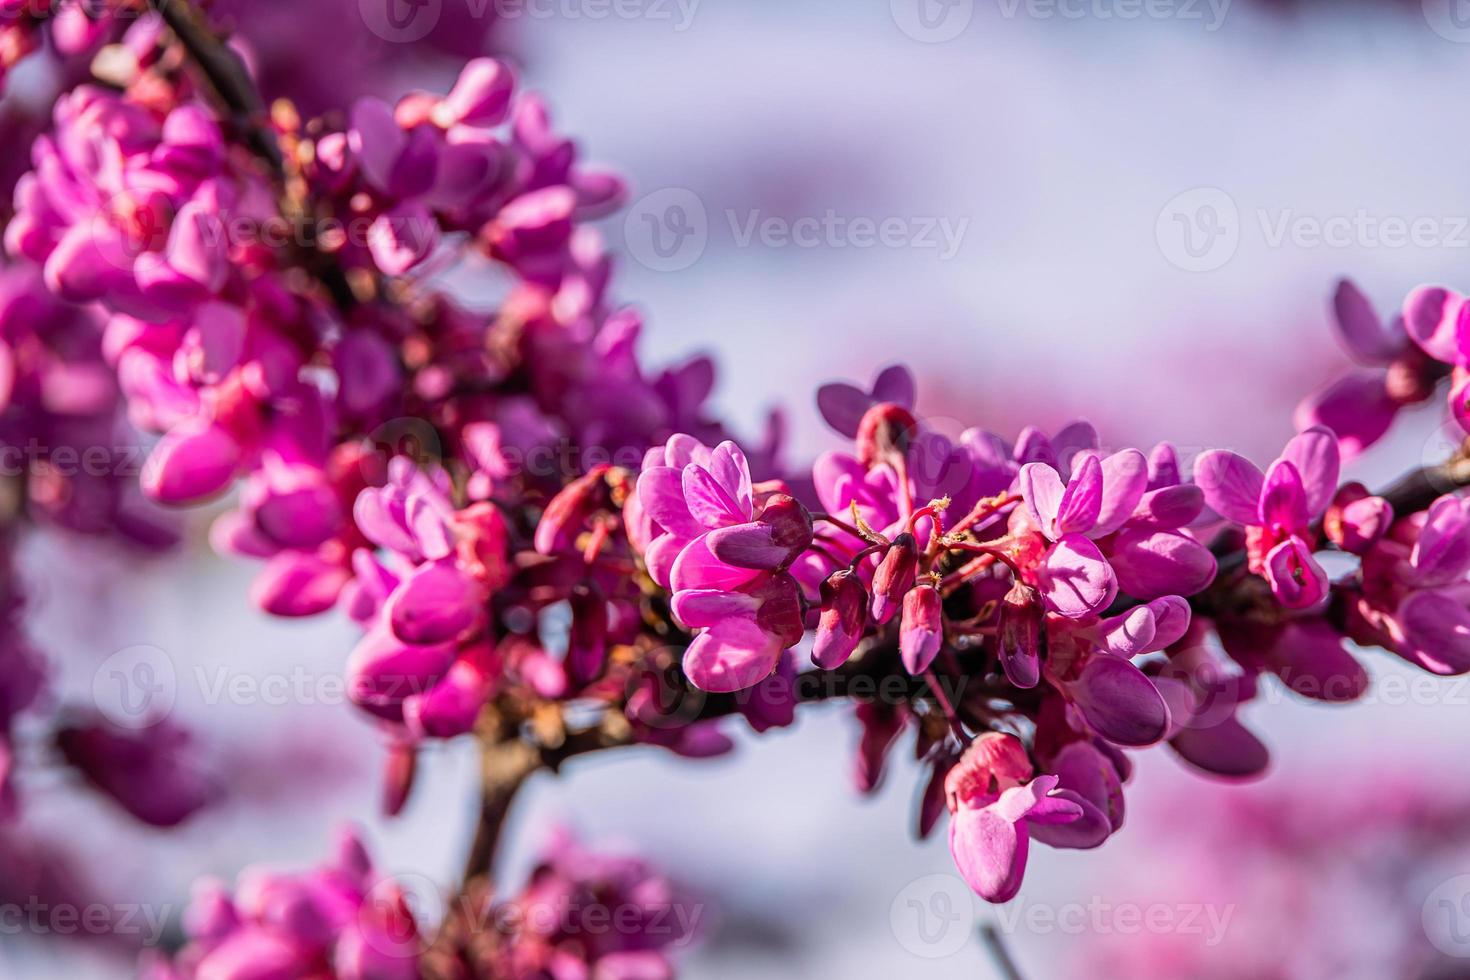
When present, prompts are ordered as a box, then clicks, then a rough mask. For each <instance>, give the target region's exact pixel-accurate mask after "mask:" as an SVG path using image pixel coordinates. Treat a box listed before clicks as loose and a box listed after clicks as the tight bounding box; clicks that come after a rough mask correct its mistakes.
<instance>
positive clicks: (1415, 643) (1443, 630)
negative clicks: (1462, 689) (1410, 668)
mask: <svg viewBox="0 0 1470 980" xmlns="http://www.w3.org/2000/svg"><path fill="white" fill-rule="evenodd" d="M1398 620H1399V623H1400V624H1401V627H1402V629H1403V632H1404V643H1403V645H1402V648H1401V649H1400V650H1399V651H1398V652H1399V653H1400V654H1401V655H1402V656H1403V657H1404V658H1405V659H1406V660H1408V661H1410V662H1411V663H1415V664H1418V665H1419V666H1420V667H1423V668H1424V669H1425V670H1428V671H1430V672H1431V673H1435V674H1463V673H1465V672H1467V671H1470V611H1467V610H1466V609H1465V606H1464V604H1463V603H1461V602H1459V601H1456V600H1455V599H1454V598H1452V597H1451V596H1449V595H1446V594H1445V593H1443V592H1432V591H1427V592H1415V593H1413V594H1411V595H1410V596H1409V597H1408V598H1406V599H1405V600H1404V601H1403V602H1402V603H1400V604H1399V609H1398Z"/></svg>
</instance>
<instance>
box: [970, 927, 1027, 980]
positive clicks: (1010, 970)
mask: <svg viewBox="0 0 1470 980" xmlns="http://www.w3.org/2000/svg"><path fill="white" fill-rule="evenodd" d="M980 938H981V940H983V941H984V943H985V948H986V949H988V950H989V951H990V956H991V958H992V959H994V960H995V967H996V969H998V970H999V971H1000V975H1001V976H1002V977H1004V978H1005V980H1024V978H1023V977H1022V976H1021V971H1020V969H1019V968H1018V967H1017V966H1016V961H1015V960H1013V959H1011V953H1010V950H1008V949H1006V943H1005V939H1004V938H1002V936H1001V934H1000V930H999V929H997V928H995V924H994V923H992V922H985V923H982V924H981V925H980Z"/></svg>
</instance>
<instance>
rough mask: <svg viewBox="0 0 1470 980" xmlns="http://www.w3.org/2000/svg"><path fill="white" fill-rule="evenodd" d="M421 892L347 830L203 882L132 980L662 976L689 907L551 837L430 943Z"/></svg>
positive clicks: (667, 891) (625, 862) (690, 933)
mask: <svg viewBox="0 0 1470 980" xmlns="http://www.w3.org/2000/svg"><path fill="white" fill-rule="evenodd" d="M427 897H428V896H424V895H415V894H413V893H411V892H410V891H409V890H408V888H407V887H406V886H405V884H404V882H403V881H402V880H400V879H398V878H395V877H393V876H391V875H388V874H386V873H384V872H383V871H382V870H381V869H380V868H377V867H375V866H374V865H373V863H372V860H371V858H370V857H369V856H368V853H367V850H366V849H365V848H364V847H363V844H362V842H361V840H360V839H359V837H358V835H357V834H356V833H355V832H354V831H351V830H346V831H343V832H342V833H340V834H339V836H338V840H337V843H336V847H335V851H334V854H333V856H332V858H331V859H330V860H328V861H327V862H325V863H323V864H322V865H320V866H318V867H316V868H312V869H310V870H308V871H303V872H281V871H276V870H272V869H267V868H247V869H246V870H245V871H243V872H242V873H241V874H240V876H239V880H238V881H237V882H236V885H235V887H234V889H233V890H232V889H230V888H228V887H227V886H226V885H225V884H224V883H223V882H221V881H218V880H214V879H204V880H201V881H200V882H198V883H197V884H196V886H195V889H194V896H193V900H192V901H191V902H190V904H189V907H188V909H187V910H186V912H185V915H184V929H185V932H186V934H187V937H188V942H187V944H186V945H185V946H184V947H183V949H182V950H180V951H179V952H178V953H177V954H176V955H174V956H172V957H167V958H166V957H163V956H161V955H155V954H148V955H146V956H145V959H144V964H143V972H142V976H143V978H144V980H211V978H216V977H218V978H244V977H268V976H269V977H278V976H279V977H308V976H310V977H317V976H321V977H334V978H338V980H418V978H420V977H434V978H439V977H443V978H454V977H467V976H476V977H504V978H514V980H521V978H525V980H530V978H533V977H558V978H572V977H607V978H616V977H627V978H633V977H638V978H649V980H657V978H670V977H672V976H673V966H672V964H671V962H670V960H669V958H668V957H669V953H670V952H672V951H674V950H677V949H678V948H680V947H683V946H685V945H688V944H689V943H690V942H692V941H693V940H694V938H695V932H694V930H695V927H697V926H698V924H699V918H700V914H699V913H700V912H701V911H702V905H700V904H697V903H695V902H693V901H692V900H690V899H689V898H687V897H685V896H684V895H682V893H680V892H679V891H678V890H677V889H676V888H675V887H674V886H673V884H672V883H670V882H669V881H668V880H667V879H666V878H664V877H662V876H661V875H659V874H658V873H657V872H655V871H653V870H652V869H651V868H649V867H648V866H647V865H646V864H644V863H643V862H641V861H637V860H634V859H630V858H624V857H619V856H614V855H606V854H600V853H597V852H593V851H590V850H588V849H586V848H585V847H583V846H581V845H579V844H577V843H576V842H575V841H574V840H572V839H571V837H570V836H568V835H566V834H565V833H562V834H560V835H558V836H557V837H556V838H555V840H554V841H553V842H552V844H551V846H550V847H549V848H548V851H547V853H546V855H545V856H544V857H543V859H542V861H541V863H540V864H538V865H537V867H536V868H535V869H534V870H533V871H532V873H531V877H530V879H529V880H528V881H527V882H526V884H525V887H524V888H523V889H522V890H521V892H520V893H519V894H516V895H514V896H512V897H509V898H506V899H503V900H498V901H497V900H496V899H495V897H494V896H493V895H492V894H491V893H490V892H489V891H488V890H482V891H477V892H476V893H475V894H474V895H472V896H465V898H464V900H462V901H457V902H455V903H452V904H451V905H450V906H449V907H448V908H447V909H446V910H445V911H446V914H447V920H446V922H444V923H443V924H442V925H443V928H442V929H441V930H440V932H439V935H438V938H437V939H433V938H432V935H431V933H430V932H429V929H430V928H431V927H433V926H435V925H438V924H437V923H434V922H430V921H425V920H424V918H423V916H422V915H421V914H419V913H417V912H416V909H418V908H421V907H422V904H421V903H422V902H423V900H424V899H425V898H427Z"/></svg>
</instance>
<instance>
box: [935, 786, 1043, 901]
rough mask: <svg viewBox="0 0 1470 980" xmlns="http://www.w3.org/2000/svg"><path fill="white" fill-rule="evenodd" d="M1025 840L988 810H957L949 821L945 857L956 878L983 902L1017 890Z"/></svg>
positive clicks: (1008, 896) (1012, 894) (1006, 897)
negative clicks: (951, 862)
mask: <svg viewBox="0 0 1470 980" xmlns="http://www.w3.org/2000/svg"><path fill="white" fill-rule="evenodd" d="M1028 844H1029V839H1028V836H1027V835H1026V834H1024V833H1017V830H1016V825H1015V824H1013V823H1011V822H1010V821H1009V820H1006V819H1005V818H1004V817H1002V816H1000V815H999V814H998V813H996V812H994V811H993V810H992V809H990V808H989V807H981V808H975V807H961V808H960V810H959V812H957V813H956V814H955V815H954V816H953V817H952V818H951V819H950V821H949V853H950V855H951V856H952V857H953V858H954V863H955V867H956V868H958V869H959V872H960V877H962V878H964V879H965V883H966V884H967V885H969V886H970V887H971V888H972V889H974V891H975V894H977V895H979V896H980V897H981V898H983V899H985V900H986V901H987V902H1007V901H1010V900H1011V899H1012V898H1014V897H1015V896H1016V892H1018V891H1020V890H1021V878H1022V877H1023V876H1024V875H1025V873H1026V852H1027V849H1028Z"/></svg>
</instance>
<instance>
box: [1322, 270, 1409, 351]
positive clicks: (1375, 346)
mask: <svg viewBox="0 0 1470 980" xmlns="http://www.w3.org/2000/svg"><path fill="white" fill-rule="evenodd" d="M1332 310H1333V313H1334V314H1335V315H1336V318H1337V335H1338V337H1339V339H1341V340H1342V342H1343V346H1345V347H1346V348H1347V351H1348V354H1350V355H1351V356H1352V358H1353V360H1355V361H1357V362H1358V363H1359V364H1365V365H1370V366H1371V365H1377V364H1382V365H1386V364H1388V363H1389V362H1391V361H1392V360H1393V359H1394V358H1395V357H1397V356H1398V351H1399V347H1400V346H1401V345H1402V339H1401V336H1402V335H1400V337H1395V336H1393V335H1392V334H1391V333H1389V332H1388V331H1387V330H1385V329H1384V328H1383V321H1382V320H1381V319H1380V318H1379V316H1378V314H1377V312H1376V311H1374V309H1373V304H1372V303H1370V302H1368V297H1366V296H1364V295H1363V292H1362V290H1360V289H1358V287H1357V286H1355V285H1354V284H1353V283H1352V281H1351V280H1348V279H1343V280H1341V281H1339V282H1338V284H1337V291H1336V292H1335V293H1334V294H1333V296H1332Z"/></svg>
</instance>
